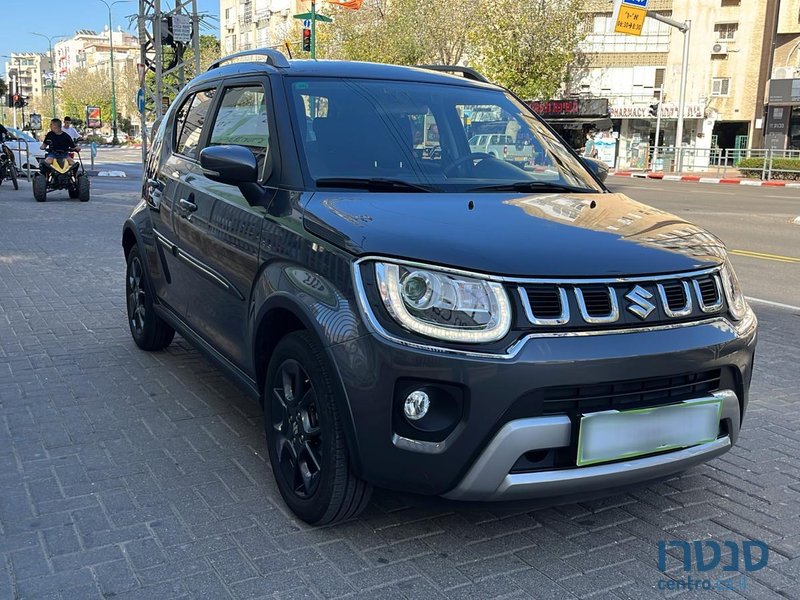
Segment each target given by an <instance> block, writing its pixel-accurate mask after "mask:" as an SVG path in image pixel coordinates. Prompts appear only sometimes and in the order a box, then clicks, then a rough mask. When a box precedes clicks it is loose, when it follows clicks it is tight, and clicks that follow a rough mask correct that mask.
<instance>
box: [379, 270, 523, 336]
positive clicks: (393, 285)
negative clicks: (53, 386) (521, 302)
mask: <svg viewBox="0 0 800 600" xmlns="http://www.w3.org/2000/svg"><path fill="white" fill-rule="evenodd" d="M375 275H376V277H377V280H378V289H379V291H380V296H381V299H382V300H383V304H384V306H385V307H386V310H387V311H388V312H389V314H390V315H391V316H392V318H394V320H395V321H397V322H398V323H399V324H400V325H402V326H403V327H405V328H406V329H408V330H409V331H413V332H414V333H418V334H420V335H424V336H427V337H431V338H437V339H440V340H445V341H449V342H463V343H472V344H478V343H486V342H494V341H497V340H499V339H501V338H503V337H504V336H505V335H506V334H507V333H508V330H509V329H510V328H511V304H510V302H509V300H508V295H507V294H506V292H505V289H503V285H502V284H500V283H498V282H495V281H488V280H486V279H481V278H480V277H478V276H475V277H470V276H466V275H461V274H454V273H449V272H446V271H439V270H437V269H435V268H433V267H425V268H420V267H417V266H411V265H403V264H395V263H383V262H378V263H375Z"/></svg>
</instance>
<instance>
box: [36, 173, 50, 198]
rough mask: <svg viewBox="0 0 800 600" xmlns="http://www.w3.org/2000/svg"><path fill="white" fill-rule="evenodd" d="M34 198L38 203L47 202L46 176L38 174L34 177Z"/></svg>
mask: <svg viewBox="0 0 800 600" xmlns="http://www.w3.org/2000/svg"><path fill="white" fill-rule="evenodd" d="M32 185H33V197H34V198H36V201H37V202H44V201H46V200H47V181H46V180H45V178H44V175H42V174H41V173H36V175H34V176H33V184H32Z"/></svg>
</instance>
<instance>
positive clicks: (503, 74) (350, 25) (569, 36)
mask: <svg viewBox="0 0 800 600" xmlns="http://www.w3.org/2000/svg"><path fill="white" fill-rule="evenodd" d="M582 7H583V0H450V1H448V2H420V1H419V0H367V1H366V2H364V5H363V6H362V8H361V10H357V11H350V10H346V9H331V10H332V11H333V16H334V19H335V21H334V23H332V24H330V25H327V24H323V25H320V26H319V27H318V28H317V41H318V44H317V53H318V55H319V57H320V58H339V59H344V60H368V61H374V62H385V63H394V64H423V63H438V64H459V63H462V64H463V61H465V60H469V61H470V63H471V64H473V65H474V66H476V67H477V68H478V69H479V70H481V71H482V72H484V74H485V75H486V76H487V77H489V79H491V80H492V81H495V82H497V83H499V84H501V85H503V86H506V87H508V88H509V89H511V90H512V91H514V92H516V93H517V94H519V95H520V96H523V97H525V98H547V97H552V96H553V95H554V94H555V93H556V92H557V91H558V89H559V87H560V86H561V84H562V83H564V82H565V81H566V79H567V77H568V73H569V67H570V65H571V64H573V63H574V62H575V60H576V54H577V52H576V51H577V46H578V43H579V42H580V41H581V40H582V39H583V36H584V28H583V24H582V18H581V13H580V9H581V8H582Z"/></svg>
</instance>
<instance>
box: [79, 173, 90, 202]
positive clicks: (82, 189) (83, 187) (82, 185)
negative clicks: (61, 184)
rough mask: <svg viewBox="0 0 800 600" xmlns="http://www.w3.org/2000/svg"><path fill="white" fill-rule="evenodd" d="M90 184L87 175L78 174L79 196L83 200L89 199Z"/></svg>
mask: <svg viewBox="0 0 800 600" xmlns="http://www.w3.org/2000/svg"><path fill="white" fill-rule="evenodd" d="M89 193H90V184H89V178H88V177H87V176H86V175H78V198H79V199H80V201H81V202H88V201H89Z"/></svg>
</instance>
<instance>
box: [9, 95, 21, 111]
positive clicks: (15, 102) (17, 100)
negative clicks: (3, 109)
mask: <svg viewBox="0 0 800 600" xmlns="http://www.w3.org/2000/svg"><path fill="white" fill-rule="evenodd" d="M11 106H13V107H14V108H20V107H21V106H22V96H20V95H19V94H12V95H11Z"/></svg>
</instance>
